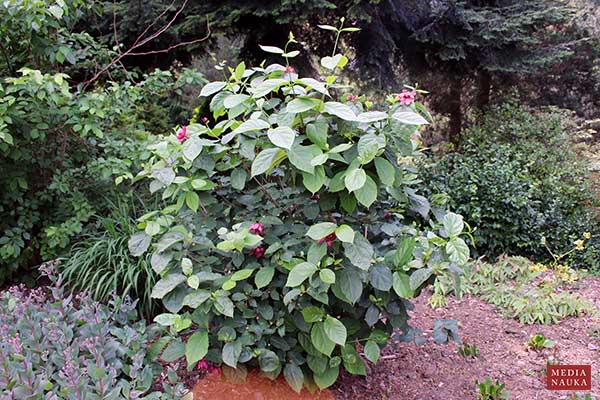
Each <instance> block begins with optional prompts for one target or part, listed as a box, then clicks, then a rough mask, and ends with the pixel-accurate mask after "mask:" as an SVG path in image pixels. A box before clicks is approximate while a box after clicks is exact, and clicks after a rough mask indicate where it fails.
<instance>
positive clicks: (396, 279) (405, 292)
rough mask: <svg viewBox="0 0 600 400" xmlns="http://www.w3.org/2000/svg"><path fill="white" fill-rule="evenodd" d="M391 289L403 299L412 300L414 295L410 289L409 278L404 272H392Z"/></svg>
mask: <svg viewBox="0 0 600 400" xmlns="http://www.w3.org/2000/svg"><path fill="white" fill-rule="evenodd" d="M393 287H394V292H396V294H397V295H398V296H400V297H402V298H403V299H412V298H413V297H414V295H415V293H414V291H413V290H412V289H411V288H410V278H409V276H408V275H407V274H405V273H404V272H394V275H393Z"/></svg>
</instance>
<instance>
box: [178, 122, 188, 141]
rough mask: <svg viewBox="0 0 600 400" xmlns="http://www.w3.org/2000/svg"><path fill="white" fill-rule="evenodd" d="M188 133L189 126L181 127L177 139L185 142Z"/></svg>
mask: <svg viewBox="0 0 600 400" xmlns="http://www.w3.org/2000/svg"><path fill="white" fill-rule="evenodd" d="M188 137H189V136H188V134H187V126H185V125H184V126H182V127H181V128H180V129H179V132H177V140H179V142H181V143H183V142H185V141H186V139H187V138H188Z"/></svg>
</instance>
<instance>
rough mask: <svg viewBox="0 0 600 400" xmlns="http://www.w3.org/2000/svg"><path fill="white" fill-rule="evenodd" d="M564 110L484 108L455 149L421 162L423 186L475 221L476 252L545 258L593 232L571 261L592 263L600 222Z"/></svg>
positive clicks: (594, 264) (582, 264) (597, 247)
mask: <svg viewBox="0 0 600 400" xmlns="http://www.w3.org/2000/svg"><path fill="white" fill-rule="evenodd" d="M569 121H570V120H569V118H568V115H566V114H565V113H562V112H558V111H552V110H549V111H542V112H535V113H533V112H531V111H528V110H526V109H525V108H523V107H521V106H517V105H511V104H507V105H503V106H499V107H497V108H495V109H494V110H492V111H491V112H489V113H488V114H486V115H483V116H482V117H481V118H479V119H478V120H477V122H476V123H474V124H473V126H471V127H470V128H469V129H468V131H467V133H466V136H465V137H466V138H468V140H466V142H465V143H464V145H463V147H462V148H461V150H460V152H457V153H451V154H447V155H442V156H440V157H436V156H435V155H434V156H432V157H430V158H428V159H426V160H425V161H424V162H422V163H421V164H420V171H421V173H422V174H423V181H424V182H425V183H426V186H427V192H428V193H429V194H435V193H449V194H450V195H449V196H448V198H447V199H448V205H449V206H450V207H451V208H452V209H455V210H458V211H459V212H460V213H462V214H463V215H464V216H465V220H466V221H467V222H469V223H470V224H472V225H473V226H476V227H477V229H476V230H475V232H474V233H473V235H474V237H475V241H476V251H477V253H478V254H479V255H487V256H488V257H496V256H498V255H500V254H503V253H506V254H515V255H524V256H529V257H533V258H534V259H544V258H549V256H550V254H549V253H548V252H547V250H546V249H545V247H544V246H543V245H541V239H542V237H545V238H546V242H547V243H548V245H549V246H550V247H551V248H552V249H553V251H555V252H556V253H558V252H561V251H565V250H568V249H570V248H571V247H572V245H573V242H574V241H575V240H577V239H580V238H581V237H582V235H583V233H584V232H590V233H592V237H593V238H594V240H590V241H589V242H588V243H587V245H586V248H585V249H584V250H583V251H577V252H575V253H573V254H572V255H571V256H570V262H572V263H573V265H576V266H579V267H585V268H591V269H597V268H598V265H599V263H600V258H599V255H600V244H599V242H600V241H599V240H598V237H599V235H600V223H599V221H598V218H597V217H596V214H595V212H594V211H593V209H592V207H593V205H595V204H598V203H597V199H596V197H595V193H594V192H593V190H592V188H591V186H590V184H589V182H588V174H587V167H586V165H585V163H583V162H582V161H581V160H580V158H578V156H577V154H576V153H575V152H574V151H573V150H572V148H571V142H570V138H569V130H568V127H569V123H570V122H569Z"/></svg>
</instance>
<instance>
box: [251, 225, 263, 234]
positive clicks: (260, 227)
mask: <svg viewBox="0 0 600 400" xmlns="http://www.w3.org/2000/svg"><path fill="white" fill-rule="evenodd" d="M250 233H254V234H255V235H260V236H264V234H265V226H264V225H263V224H261V223H260V222H257V223H254V224H252V225H250Z"/></svg>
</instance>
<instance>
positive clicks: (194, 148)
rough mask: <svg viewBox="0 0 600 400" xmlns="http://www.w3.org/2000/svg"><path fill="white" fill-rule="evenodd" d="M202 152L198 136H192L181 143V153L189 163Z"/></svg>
mask: <svg viewBox="0 0 600 400" xmlns="http://www.w3.org/2000/svg"><path fill="white" fill-rule="evenodd" d="M201 152H202V142H201V141H200V138H198V136H192V137H191V138H189V139H188V140H186V141H185V142H184V143H183V148H182V153H183V155H184V156H185V158H187V159H188V160H190V161H194V160H195V159H196V157H198V155H200V153H201Z"/></svg>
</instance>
